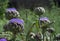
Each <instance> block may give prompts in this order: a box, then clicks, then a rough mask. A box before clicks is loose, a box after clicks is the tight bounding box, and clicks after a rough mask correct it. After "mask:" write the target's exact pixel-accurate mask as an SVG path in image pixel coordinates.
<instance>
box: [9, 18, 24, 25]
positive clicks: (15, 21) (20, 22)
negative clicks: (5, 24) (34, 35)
mask: <svg viewBox="0 0 60 41" xmlns="http://www.w3.org/2000/svg"><path fill="white" fill-rule="evenodd" d="M9 23H17V24H21V25H23V24H24V21H23V20H21V19H18V18H13V19H11V20H10V21H9Z"/></svg>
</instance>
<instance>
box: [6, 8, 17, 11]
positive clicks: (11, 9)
mask: <svg viewBox="0 0 60 41" xmlns="http://www.w3.org/2000/svg"><path fill="white" fill-rule="evenodd" d="M8 11H16V9H15V8H8V9H6V12H8Z"/></svg>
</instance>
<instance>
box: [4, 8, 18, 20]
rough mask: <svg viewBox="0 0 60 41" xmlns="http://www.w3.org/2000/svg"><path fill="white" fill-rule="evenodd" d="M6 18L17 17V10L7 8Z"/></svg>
mask: <svg viewBox="0 0 60 41" xmlns="http://www.w3.org/2000/svg"><path fill="white" fill-rule="evenodd" d="M5 17H6V19H8V20H10V19H12V18H17V17H19V12H18V11H17V10H16V9H15V8H7V9H6V12H5Z"/></svg>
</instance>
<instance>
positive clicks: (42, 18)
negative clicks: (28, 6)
mask: <svg viewBox="0 0 60 41" xmlns="http://www.w3.org/2000/svg"><path fill="white" fill-rule="evenodd" d="M40 21H46V22H49V23H50V20H49V19H48V18H47V17H41V18H40Z"/></svg>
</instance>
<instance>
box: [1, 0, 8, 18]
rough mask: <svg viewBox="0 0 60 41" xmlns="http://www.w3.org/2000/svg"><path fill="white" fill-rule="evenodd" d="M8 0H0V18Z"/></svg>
mask: <svg viewBox="0 0 60 41" xmlns="http://www.w3.org/2000/svg"><path fill="white" fill-rule="evenodd" d="M7 3H8V0H0V18H1V17H2V16H3V14H4V12H5V9H6V8H7V5H8V4H7Z"/></svg>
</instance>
